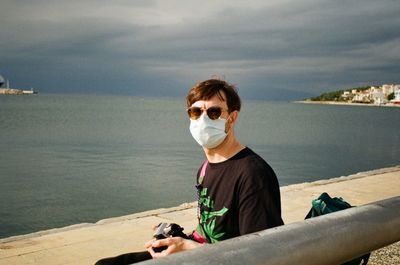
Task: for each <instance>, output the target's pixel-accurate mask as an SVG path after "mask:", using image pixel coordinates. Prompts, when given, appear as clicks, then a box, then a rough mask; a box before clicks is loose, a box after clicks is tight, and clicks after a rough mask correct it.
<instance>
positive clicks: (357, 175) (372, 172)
mask: <svg viewBox="0 0 400 265" xmlns="http://www.w3.org/2000/svg"><path fill="white" fill-rule="evenodd" d="M391 172H400V165H397V166H393V167H385V168H379V169H373V170H368V171H362V172H358V173H354V174H350V175H347V176H340V177H333V178H330V179H321V180H316V181H311V182H302V183H296V184H290V185H286V186H281V187H280V191H281V194H283V193H285V192H290V191H297V190H302V189H305V188H312V187H317V186H323V185H328V184H335V183H340V182H345V181H350V180H356V179H360V178H364V177H371V176H375V175H379V174H386V173H391ZM196 207H197V201H194V202H185V203H182V204H180V205H177V206H172V207H168V208H157V209H151V210H147V211H143V212H137V213H132V214H127V215H122V216H115V217H109V218H104V219H100V220H97V221H96V222H93V223H91V222H84V223H77V224H72V225H68V226H64V227H55V228H50V229H46V230H40V231H36V232H32V233H27V234H21V235H13V236H10V237H4V238H0V244H1V243H5V242H10V241H15V240H21V239H29V238H34V237H38V236H39V237H40V236H45V235H51V234H55V233H60V232H68V231H71V230H75V229H80V228H86V227H91V226H95V225H102V224H111V223H115V222H122V221H127V220H133V219H139V218H145V217H149V216H155V215H162V214H167V213H171V212H177V211H182V210H187V209H194V208H196Z"/></svg>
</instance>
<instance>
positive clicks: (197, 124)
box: [190, 113, 227, 149]
mask: <svg viewBox="0 0 400 265" xmlns="http://www.w3.org/2000/svg"><path fill="white" fill-rule="evenodd" d="M225 123H226V119H223V118H221V117H219V118H218V119H216V120H211V119H210V118H209V117H208V116H207V115H205V113H203V114H202V115H201V116H200V118H198V119H197V120H190V133H191V134H192V136H193V138H194V139H195V140H196V142H197V143H198V144H199V145H201V146H203V147H205V148H208V149H211V148H214V147H217V146H218V145H220V144H221V143H222V142H223V141H224V139H225V137H226V135H227V134H226V132H225Z"/></svg>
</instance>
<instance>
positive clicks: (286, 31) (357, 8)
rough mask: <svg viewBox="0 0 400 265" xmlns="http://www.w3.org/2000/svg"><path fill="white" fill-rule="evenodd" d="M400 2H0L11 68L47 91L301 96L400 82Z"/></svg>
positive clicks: (3, 58)
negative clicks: (214, 87)
mask: <svg viewBox="0 0 400 265" xmlns="http://www.w3.org/2000/svg"><path fill="white" fill-rule="evenodd" d="M399 14H400V2H399V1H398V0H380V1H375V0H358V1H355V0H335V1H332V0H293V1H287V0H279V1H278V0H269V1H265V0H260V1H258V0H246V1H234V0H227V1H225V0H220V1H205V0H203V1H192V0H171V1H170V0H158V1H157V0H154V1H153V0H124V1H121V0H120V1H119V0H115V1H104V0H96V1H94V0H68V1H65V0H62V1H60V0H54V1H48V0H35V1H32V0H18V1H15V0H1V2H0V75H2V76H3V77H4V78H6V79H8V80H9V81H10V87H13V88H20V89H29V88H31V87H33V88H34V89H36V90H38V91H39V92H40V93H42V92H43V93H75V94H76V93H84V94H118V95H140V96H146V95H148V96H185V95H186V93H187V91H188V89H189V88H190V87H191V86H192V85H194V84H195V83H197V82H199V81H202V80H205V79H209V78H215V77H217V78H221V79H224V80H226V81H228V82H229V83H232V84H235V85H236V86H237V88H238V90H239V94H240V95H241V96H242V97H244V98H255V99H266V100H293V99H303V98H306V97H310V96H316V95H319V94H320V93H323V92H327V91H334V90H339V89H345V88H352V87H359V86H365V85H382V84H392V83H400V16H399Z"/></svg>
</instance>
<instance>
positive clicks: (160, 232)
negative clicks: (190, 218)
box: [153, 223, 189, 252]
mask: <svg viewBox="0 0 400 265" xmlns="http://www.w3.org/2000/svg"><path fill="white" fill-rule="evenodd" d="M182 231H183V227H181V226H180V225H178V224H174V223H172V224H169V223H160V224H159V225H158V226H157V229H156V232H155V233H154V235H153V237H154V238H155V239H157V240H159V239H164V238H167V237H177V236H179V237H183V238H186V239H188V238H189V237H188V236H187V235H186V234H185V233H183V232H182ZM153 249H154V251H155V252H161V251H163V250H165V249H167V247H159V248H153Z"/></svg>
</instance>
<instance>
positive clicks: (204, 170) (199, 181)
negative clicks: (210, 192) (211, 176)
mask: <svg viewBox="0 0 400 265" xmlns="http://www.w3.org/2000/svg"><path fill="white" fill-rule="evenodd" d="M207 166H208V160H207V159H206V160H204V162H203V165H202V166H201V171H200V176H199V178H198V181H197V183H198V184H200V185H201V184H203V180H204V177H205V175H206V169H207Z"/></svg>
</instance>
